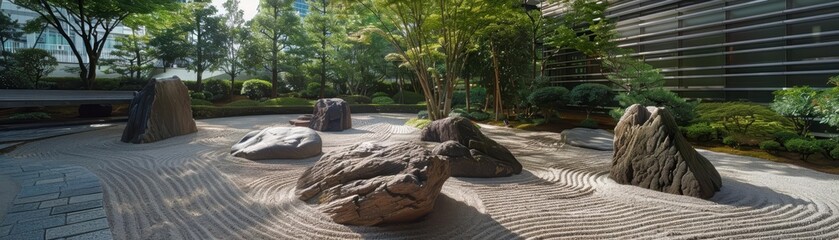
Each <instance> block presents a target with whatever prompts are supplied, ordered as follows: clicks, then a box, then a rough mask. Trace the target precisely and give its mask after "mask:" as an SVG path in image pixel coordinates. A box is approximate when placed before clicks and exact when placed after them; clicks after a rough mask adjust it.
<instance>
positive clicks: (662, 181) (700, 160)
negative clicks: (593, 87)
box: [609, 104, 722, 199]
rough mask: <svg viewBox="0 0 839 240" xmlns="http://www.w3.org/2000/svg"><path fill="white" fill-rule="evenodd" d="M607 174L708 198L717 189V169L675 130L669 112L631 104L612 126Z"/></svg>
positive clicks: (621, 179)
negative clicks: (613, 143) (613, 138)
mask: <svg viewBox="0 0 839 240" xmlns="http://www.w3.org/2000/svg"><path fill="white" fill-rule="evenodd" d="M614 148H615V152H614V156H613V160H612V168H611V170H610V173H609V176H610V177H611V178H612V179H614V180H615V181H616V182H618V183H621V184H631V185H635V186H639V187H643V188H647V189H652V190H656V191H661V192H666V193H672V194H679V195H686V196H692V197H698V198H705V199H707V198H711V197H713V196H714V194H715V193H716V192H717V191H719V190H720V187H721V186H722V180H721V178H720V174H719V173H718V172H717V169H716V168H714V165H712V164H711V162H709V161H708V159H706V158H705V157H703V156H702V155H700V154H699V153H697V152H696V150H695V149H694V148H693V146H691V145H690V143H688V142H687V140H685V138H684V137H683V136H682V134H681V133H680V132H679V127H678V126H677V125H676V121H675V119H674V118H673V116H672V115H671V114H670V112H669V111H668V110H666V109H660V108H656V107H646V108H645V107H643V106H641V105H638V104H636V105H632V106H630V107H629V108H627V109H626V112H625V113H624V115H623V117H621V119H620V122H618V124H617V126H615V146H614Z"/></svg>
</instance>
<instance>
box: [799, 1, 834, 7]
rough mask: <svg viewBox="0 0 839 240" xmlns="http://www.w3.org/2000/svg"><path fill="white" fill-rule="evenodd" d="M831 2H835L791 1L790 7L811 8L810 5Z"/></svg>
mask: <svg viewBox="0 0 839 240" xmlns="http://www.w3.org/2000/svg"><path fill="white" fill-rule="evenodd" d="M833 1H835V0H793V1H792V6H794V7H804V6H811V5H816V4H822V3H829V2H833Z"/></svg>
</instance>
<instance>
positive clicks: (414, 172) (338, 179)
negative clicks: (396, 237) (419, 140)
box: [295, 142, 450, 226]
mask: <svg viewBox="0 0 839 240" xmlns="http://www.w3.org/2000/svg"><path fill="white" fill-rule="evenodd" d="M449 174H450V169H449V163H448V162H447V161H445V160H443V159H442V158H440V157H438V156H436V155H433V154H431V153H430V152H429V151H428V150H426V149H425V148H423V147H422V146H420V145H418V144H416V143H408V142H388V143H384V144H379V143H372V142H365V143H360V144H356V145H353V146H349V147H346V148H343V149H339V150H336V151H333V152H330V153H327V154H325V155H323V157H321V159H320V160H318V161H317V162H316V163H315V165H314V166H312V167H310V168H308V169H306V171H305V172H304V173H303V175H302V176H301V177H300V179H299V180H298V181H297V189H296V191H295V193H296V194H297V195H298V196H299V198H300V200H303V201H307V202H309V203H314V204H318V209H320V210H321V211H322V212H323V213H325V214H326V215H328V216H329V217H331V218H332V220H333V221H335V222H337V223H341V224H349V225H364V226H371V225H377V224H384V223H397V222H407V221H414V220H416V219H419V218H421V217H423V216H425V215H426V214H428V213H429V212H431V210H432V209H433V208H434V203H435V201H436V199H437V196H438V195H439V194H440V190H441V189H442V187H443V183H445V181H446V179H448V178H449Z"/></svg>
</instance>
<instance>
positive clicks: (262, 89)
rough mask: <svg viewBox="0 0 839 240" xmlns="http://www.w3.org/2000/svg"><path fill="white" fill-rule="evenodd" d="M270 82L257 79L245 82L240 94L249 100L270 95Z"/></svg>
mask: <svg viewBox="0 0 839 240" xmlns="http://www.w3.org/2000/svg"><path fill="white" fill-rule="evenodd" d="M271 87H272V86H271V82H269V81H265V80H259V79H252V80H247V81H245V83H244V84H242V92H241V94H242V95H244V96H248V98H249V99H251V100H259V99H262V98H264V97H267V96H268V95H269V94H271Z"/></svg>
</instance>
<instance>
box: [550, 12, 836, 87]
mask: <svg viewBox="0 0 839 240" xmlns="http://www.w3.org/2000/svg"><path fill="white" fill-rule="evenodd" d="M545 9H548V8H545ZM551 9H553V10H556V9H561V8H557V7H556V6H552V7H551ZM546 14H551V13H546ZM554 14H555V12H554ZM607 16H608V18H609V19H610V20H612V21H614V22H616V23H617V31H618V33H619V34H620V37H619V38H618V39H617V41H618V44H619V46H621V47H623V48H626V49H631V50H633V51H634V53H633V55H634V56H635V57H638V58H640V59H643V60H644V61H645V62H647V63H649V64H650V65H653V66H655V67H657V68H659V69H661V72H662V73H663V75H664V76H665V86H666V87H667V88H668V89H670V90H672V91H674V92H677V93H678V94H679V95H681V96H683V97H686V98H692V99H703V100H710V101H737V100H748V101H756V102H771V101H772V92H773V91H775V90H778V89H783V88H787V87H794V86H811V87H826V86H827V81H828V77H830V76H836V75H839V1H835V0H736V1H725V0H704V1H699V0H693V1H690V0H688V1H684V0H682V1H678V0H620V1H609V8H608V11H607ZM544 67H545V70H546V75H547V76H548V77H550V79H551V80H552V81H553V82H554V83H557V84H559V85H563V86H566V87H569V88H570V87H573V86H575V85H578V84H581V83H585V82H601V83H603V82H607V80H606V78H605V76H604V75H603V74H602V73H601V69H600V66H599V64H598V62H597V60H595V59H590V58H588V57H586V56H583V55H582V54H580V53H578V52H576V51H573V50H570V49H563V50H560V52H559V53H557V54H556V55H555V56H553V57H551V59H550V61H549V62H548V63H547V64H546V65H545V66H544Z"/></svg>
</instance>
